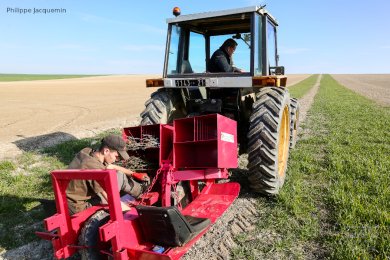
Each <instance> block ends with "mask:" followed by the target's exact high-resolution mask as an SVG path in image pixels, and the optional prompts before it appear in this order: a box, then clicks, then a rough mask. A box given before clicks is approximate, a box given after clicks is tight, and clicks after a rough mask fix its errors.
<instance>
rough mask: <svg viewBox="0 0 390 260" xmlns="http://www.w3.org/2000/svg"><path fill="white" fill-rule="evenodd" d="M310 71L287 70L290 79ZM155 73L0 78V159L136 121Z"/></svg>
mask: <svg viewBox="0 0 390 260" xmlns="http://www.w3.org/2000/svg"><path fill="white" fill-rule="evenodd" d="M307 76H308V75H289V80H288V83H289V85H293V84H295V83H297V82H299V81H301V80H302V79H304V78H306V77H307ZM154 77H159V75H126V76H101V77H88V78H78V79H77V78H76V79H62V80H40V81H23V82H0V129H1V134H0V159H2V158H7V157H10V158H12V157H14V156H15V155H17V154H19V153H21V151H22V150H31V149H35V148H39V147H44V146H50V145H53V144H55V143H58V142H59V141H63V140H67V139H71V138H83V137H87V136H92V135H96V134H97V133H99V132H101V131H103V130H107V129H111V128H120V127H124V126H130V125H134V124H136V123H137V122H138V121H137V120H138V116H139V114H140V112H142V110H143V109H144V103H145V101H146V100H147V99H148V98H149V96H150V94H151V93H152V92H153V91H155V90H156V88H146V87H145V79H147V78H154Z"/></svg>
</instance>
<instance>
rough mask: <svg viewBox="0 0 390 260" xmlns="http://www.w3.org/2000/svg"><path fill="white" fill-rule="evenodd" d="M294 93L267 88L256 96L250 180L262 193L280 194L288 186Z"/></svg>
mask: <svg viewBox="0 0 390 260" xmlns="http://www.w3.org/2000/svg"><path fill="white" fill-rule="evenodd" d="M289 108H290V94H289V93H288V91H286V90H285V89H283V88H276V87H265V88H262V89H260V91H259V92H258V93H257V94H256V101H255V102H254V103H253V107H252V114H251V117H250V119H249V132H248V135H247V137H248V170H249V173H250V176H249V178H248V180H249V182H250V187H251V188H252V189H253V190H254V191H255V192H258V193H262V194H265V195H276V194H278V193H279V190H280V188H281V187H282V186H283V184H284V180H285V176H286V169H287V160H288V155H289V144H290V112H289Z"/></svg>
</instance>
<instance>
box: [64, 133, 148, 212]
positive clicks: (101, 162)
mask: <svg viewBox="0 0 390 260" xmlns="http://www.w3.org/2000/svg"><path fill="white" fill-rule="evenodd" d="M119 156H120V157H121V158H122V159H124V160H127V159H129V155H128V154H127V152H126V143H125V141H123V139H122V138H121V137H120V136H118V135H108V136H106V137H104V138H103V139H102V141H101V144H100V147H99V149H98V150H93V149H91V148H89V147H87V148H84V149H82V150H81V151H80V152H79V153H78V154H76V156H75V157H74V159H73V161H72V162H71V163H70V164H69V167H68V169H113V170H117V178H118V187H119V189H120V191H123V192H125V193H127V194H130V195H132V196H134V197H139V196H140V195H141V193H142V192H143V186H142V185H141V184H139V183H138V182H136V181H134V180H133V179H132V178H128V177H127V176H129V177H131V176H132V175H133V174H134V172H133V171H131V170H129V169H126V168H124V167H121V166H118V165H115V164H112V163H114V162H115V161H117V160H118V159H119V158H118V157H119ZM143 180H144V181H148V180H149V177H148V176H147V175H146V174H144V176H143ZM66 198H67V201H68V206H69V211H70V213H71V214H75V213H78V212H80V211H83V210H85V209H87V208H89V207H91V206H92V205H97V204H101V203H102V202H106V201H107V193H106V192H105V191H104V190H103V188H102V187H101V186H100V185H99V184H98V182H97V181H93V180H71V181H70V182H69V185H68V187H67V189H66ZM122 208H123V207H122Z"/></svg>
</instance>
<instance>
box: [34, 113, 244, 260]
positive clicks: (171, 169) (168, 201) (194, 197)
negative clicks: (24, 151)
mask: <svg viewBox="0 0 390 260" xmlns="http://www.w3.org/2000/svg"><path fill="white" fill-rule="evenodd" d="M122 135H123V138H124V139H125V140H128V138H129V137H135V138H136V139H137V140H138V141H139V142H141V143H142V142H143V139H144V138H145V137H146V136H148V137H150V136H152V137H154V138H155V139H157V140H158V145H157V146H156V147H149V148H143V149H139V150H138V151H128V153H129V155H133V153H134V152H136V153H137V156H141V157H143V158H147V159H148V160H149V161H154V162H155V163H156V164H158V168H157V169H155V170H153V169H152V170H151V169H149V171H148V174H149V176H150V177H151V179H152V183H151V185H150V186H149V189H148V190H147V191H146V192H145V193H144V194H143V195H142V196H141V197H140V198H139V199H136V200H133V201H130V202H126V203H127V205H128V206H129V207H130V210H127V211H122V209H121V197H120V194H119V193H118V184H117V179H116V172H115V171H114V170H59V171H53V172H52V173H51V176H52V183H53V189H54V194H55V202H56V207H57V213H56V214H54V215H53V216H51V217H49V218H46V219H45V220H44V225H45V229H46V230H47V232H37V234H38V235H39V236H40V237H41V238H43V239H47V240H51V241H52V245H53V249H54V256H55V257H56V258H59V259H61V258H67V257H70V256H72V255H74V254H75V253H76V252H78V251H79V253H80V254H81V257H82V258H84V259H102V258H103V259H105V258H106V259H112V258H113V259H179V258H180V257H181V256H183V255H184V254H185V253H186V252H187V251H188V250H189V249H190V247H191V246H192V245H193V244H194V243H195V242H196V241H197V240H198V239H199V238H200V237H201V236H202V235H203V234H204V233H205V232H206V231H207V230H208V229H209V228H210V226H211V225H212V224H213V223H214V222H215V221H216V220H217V219H218V218H219V217H220V216H221V215H222V214H223V213H224V211H225V210H227V209H228V207H229V206H230V205H231V204H232V203H233V201H234V200H235V199H236V197H237V196H238V194H239V190H240V186H239V184H238V183H234V182H227V183H218V180H220V179H226V178H228V170H227V169H228V168H236V167H237V164H238V161H237V123H236V121H234V120H232V119H229V118H227V117H224V116H222V115H220V114H210V115H203V116H196V117H191V118H182V119H177V120H175V121H174V122H173V125H172V124H154V125H143V126H136V127H128V128H124V129H123V133H122ZM72 179H84V180H96V181H98V182H99V184H100V185H101V186H102V187H103V188H104V189H105V191H106V192H107V194H108V204H107V205H99V206H93V207H91V208H88V209H86V210H85V211H82V212H80V213H78V214H75V215H70V214H69V211H68V207H67V200H66V194H65V190H66V188H67V185H68V183H69V181H70V180H72ZM122 201H123V200H122Z"/></svg>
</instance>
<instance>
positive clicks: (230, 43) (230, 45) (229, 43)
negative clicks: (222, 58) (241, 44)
mask: <svg viewBox="0 0 390 260" xmlns="http://www.w3.org/2000/svg"><path fill="white" fill-rule="evenodd" d="M237 45H238V44H237V42H236V41H235V40H233V39H231V38H229V39H227V40H226V41H225V42H224V43H223V44H222V46H221V48H222V49H224V50H226V52H227V53H228V54H229V56H232V55H233V53H234V51H235V50H236V47H237Z"/></svg>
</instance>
